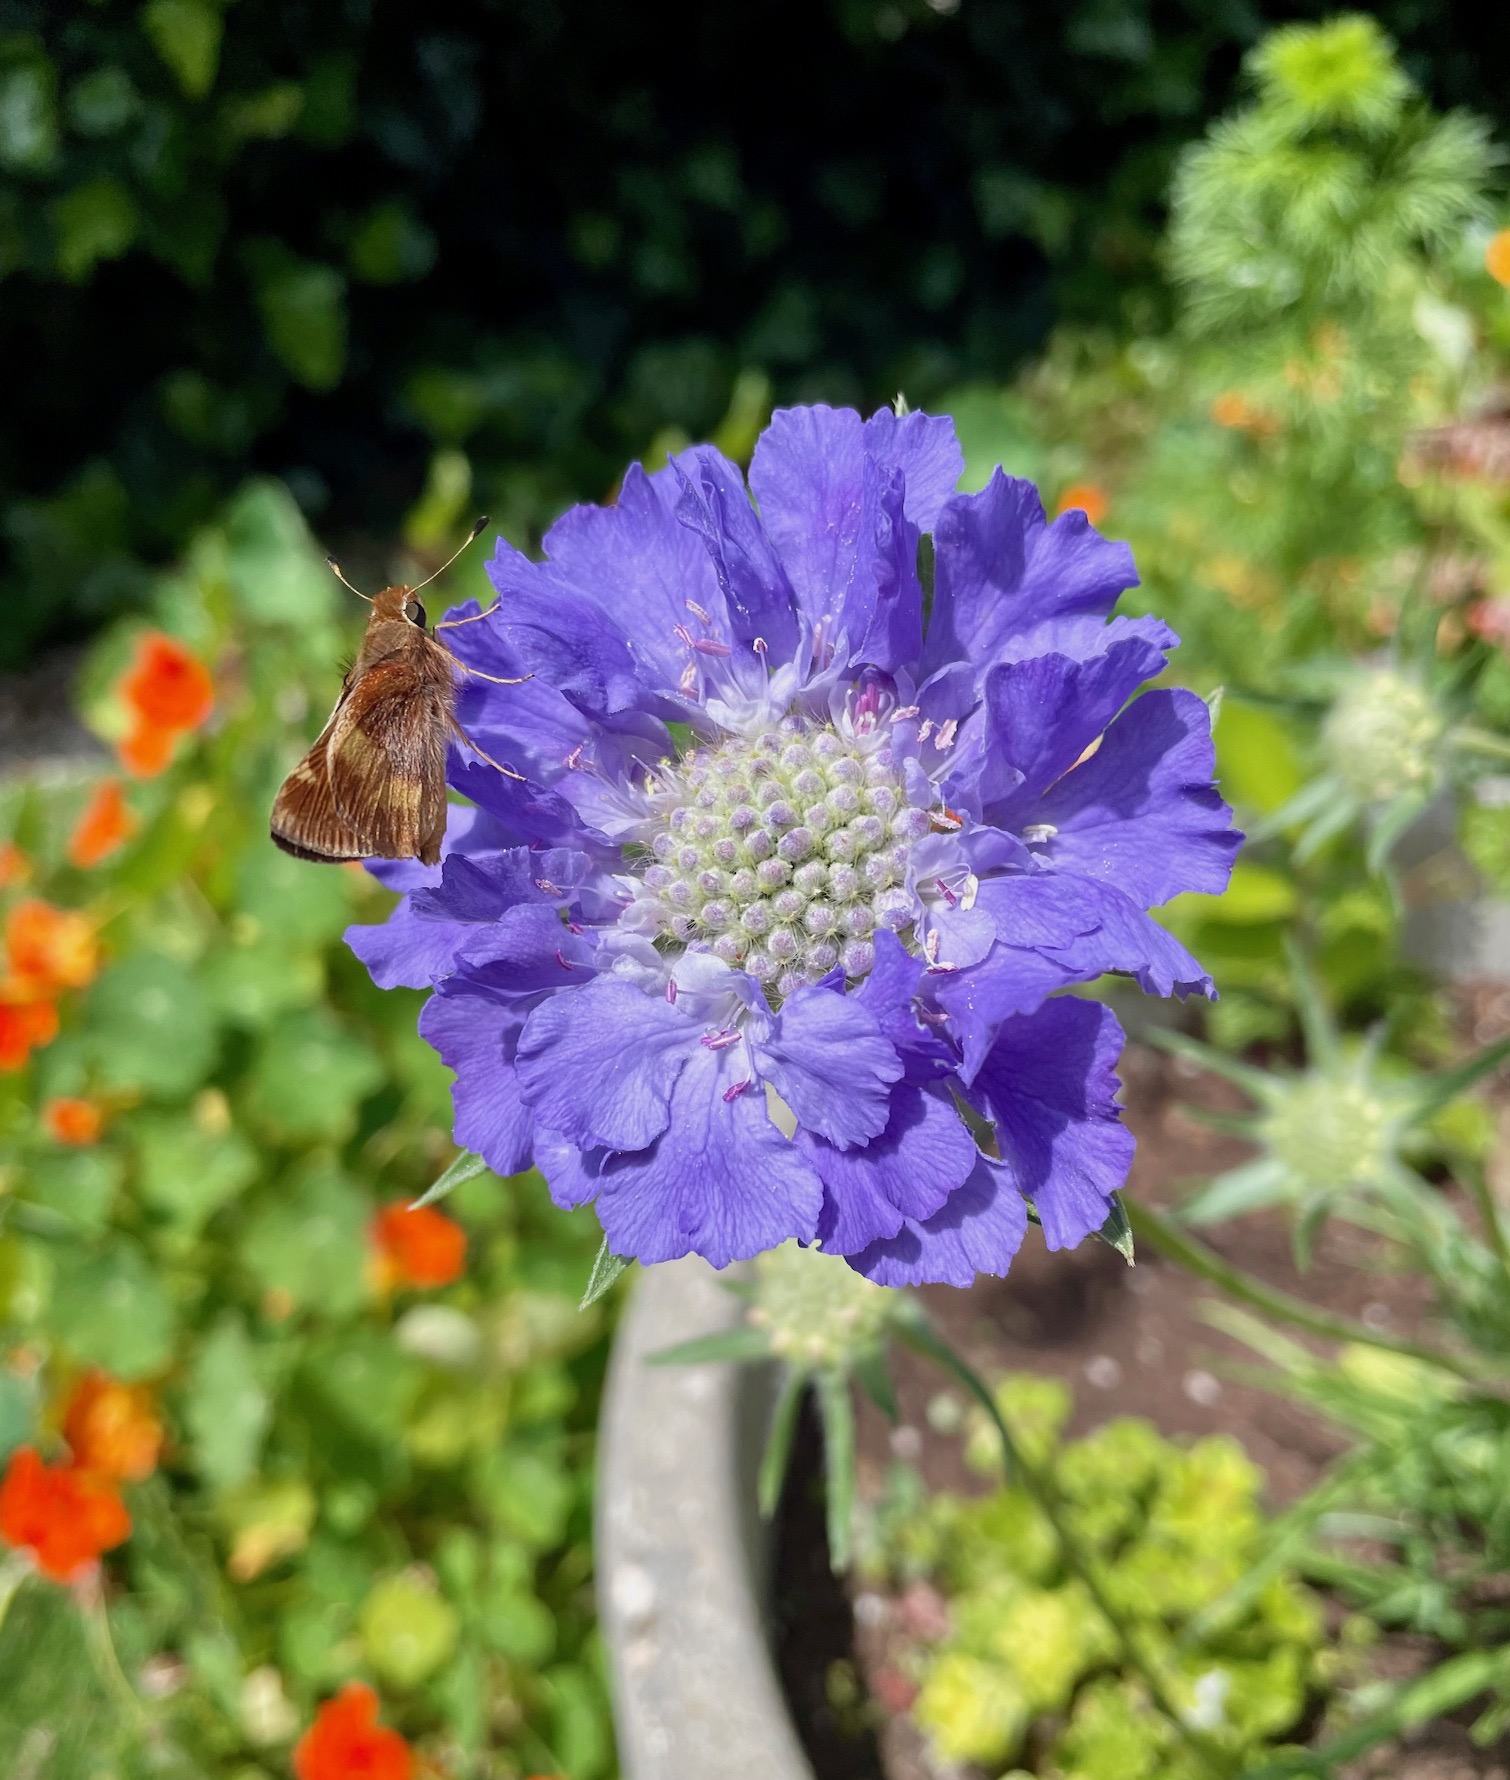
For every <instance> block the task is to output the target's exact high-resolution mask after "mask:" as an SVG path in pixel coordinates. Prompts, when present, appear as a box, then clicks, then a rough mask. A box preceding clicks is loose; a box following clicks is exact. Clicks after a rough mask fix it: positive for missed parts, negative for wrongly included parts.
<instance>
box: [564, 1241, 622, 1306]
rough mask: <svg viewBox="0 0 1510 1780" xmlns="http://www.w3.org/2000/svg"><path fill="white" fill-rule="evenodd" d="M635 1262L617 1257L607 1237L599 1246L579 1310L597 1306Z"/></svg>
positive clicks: (620, 1256)
mask: <svg viewBox="0 0 1510 1780" xmlns="http://www.w3.org/2000/svg"><path fill="white" fill-rule="evenodd" d="M633 1265H634V1262H633V1261H626V1260H625V1259H624V1257H623V1256H622V1255H616V1254H614V1253H613V1251H612V1250H611V1249H610V1248H609V1246H608V1238H607V1237H606V1236H605V1237H604V1238H603V1240H602V1242H600V1243H599V1244H598V1252H597V1254H596V1255H595V1256H594V1258H593V1264H592V1272H591V1273H589V1274H588V1276H587V1290H586V1291H585V1292H584V1293H583V1294H582V1302H581V1303H580V1304H579V1305H578V1306H577V1308H578V1310H586V1309H587V1308H588V1306H589V1305H593V1304H596V1303H597V1301H598V1300H599V1298H601V1297H602V1296H603V1294H604V1293H605V1292H607V1291H608V1290H609V1289H610V1288H611V1287H612V1286H613V1285H614V1284H615V1283H616V1281H617V1280H618V1279H619V1277H620V1275H621V1274H622V1273H623V1272H624V1271H625V1269H626V1268H629V1267H633Z"/></svg>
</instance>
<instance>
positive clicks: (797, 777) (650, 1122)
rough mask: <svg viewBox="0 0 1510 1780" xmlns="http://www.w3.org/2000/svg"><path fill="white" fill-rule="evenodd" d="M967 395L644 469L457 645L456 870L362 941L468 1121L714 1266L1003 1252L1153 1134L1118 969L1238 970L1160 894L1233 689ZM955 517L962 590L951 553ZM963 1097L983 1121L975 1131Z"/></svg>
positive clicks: (784, 419)
mask: <svg viewBox="0 0 1510 1780" xmlns="http://www.w3.org/2000/svg"><path fill="white" fill-rule="evenodd" d="M961 468H962V460H961V456H960V450H959V446H958V444H957V443H956V441H955V437H954V430H953V427H952V425H951V423H950V422H949V421H948V420H947V419H939V418H933V417H930V416H928V415H924V414H906V415H902V416H898V415H895V414H893V413H891V412H890V411H888V410H882V411H881V412H880V413H878V414H875V415H873V416H872V417H871V418H870V419H869V420H864V421H862V420H861V418H860V416H859V415H858V414H856V413H854V412H852V411H850V410H843V409H840V410H835V409H831V408H824V407H816V408H794V409H787V410H784V411H781V412H778V413H777V414H776V415H775V416H774V418H773V419H772V422H771V425H770V427H769V428H768V429H767V431H766V432H765V434H764V435H763V437H762V438H761V440H760V442H759V444H758V445H757V446H756V449H755V455H754V459H753V461H752V463H751V466H750V476H749V486H748V488H747V487H746V485H745V480H744V478H743V477H742V475H741V474H740V472H739V470H738V469H737V468H736V467H735V465H733V464H732V463H730V462H729V461H728V460H727V459H725V458H724V457H722V456H720V455H719V453H718V452H717V451H714V450H713V449H711V448H710V447H707V446H700V447H697V448H695V449H693V450H690V451H686V452H683V453H682V454H681V455H680V456H679V457H677V458H675V459H674V460H673V461H672V462H671V463H670V464H669V465H668V466H667V468H665V469H664V470H660V471H657V472H656V473H655V474H653V475H647V474H646V473H645V472H644V471H643V470H641V469H640V468H638V467H635V468H633V469H631V470H630V471H629V473H628V475H627V476H626V477H625V479H624V484H623V487H622V489H621V490H620V492H619V497H618V500H617V502H616V503H615V504H614V505H612V506H609V507H577V508H574V509H573V510H572V511H571V512H569V513H567V514H566V515H565V516H564V517H563V518H562V519H560V520H559V521H558V522H557V523H556V524H555V525H554V526H553V527H552V528H551V530H550V532H549V533H548V534H547V536H546V538H545V546H544V547H545V560H544V561H542V562H533V561H531V560H530V559H528V558H527V557H525V556H523V555H521V554H520V553H519V552H518V551H517V550H515V549H513V548H512V547H511V546H510V545H509V544H507V543H505V542H503V541H500V542H499V545H498V549H497V554H496V555H495V557H494V559H493V561H492V563H491V564H490V565H489V573H490V575H491V578H492V580H493V583H494V585H495V587H496V588H497V591H498V601H497V604H496V606H495V607H494V608H493V609H492V610H491V611H489V612H488V613H487V614H486V615H481V616H479V613H478V608H477V607H476V606H475V605H469V606H467V607H464V608H460V609H459V610H457V611H456V612H453V613H452V614H451V617H452V619H472V618H476V620H477V621H476V622H473V623H464V624H461V625H460V626H459V627H458V628H456V629H453V630H450V631H448V632H446V636H447V639H448V641H449V642H450V643H451V645H452V647H453V648H454V649H455V650H456V652H457V654H458V655H459V656H461V657H462V659H463V660H464V661H466V662H468V663H470V664H471V665H473V666H475V667H476V668H478V669H480V670H481V671H483V672H485V673H488V674H491V675H495V676H498V677H503V678H506V677H512V676H517V675H521V674H527V675H529V676H531V677H530V678H529V679H528V680H526V681H525V682H524V683H523V684H522V685H516V686H499V685H494V684H491V683H486V682H482V681H479V680H476V679H470V680H468V681H467V683H466V688H465V690H464V692H463V694H462V708H461V717H462V721H463V723H464V724H465V726H466V728H467V730H468V732H469V733H470V734H471V735H472V736H474V737H475V738H476V740H477V742H478V743H479V745H480V746H481V747H482V748H483V749H484V750H486V752H487V753H488V754H490V755H492V756H493V757H494V758H495V759H500V760H507V761H511V762H512V763H513V764H514V765H515V766H516V767H517V768H518V769H519V770H520V771H521V772H522V773H523V774H524V775H525V778H524V780H523V781H518V780H515V779H511V778H508V777H506V776H505V775H503V774H501V773H499V772H498V771H496V770H495V769H494V768H492V767H491V766H487V765H483V764H479V763H478V762H476V761H475V760H469V759H466V758H464V757H463V756H462V755H461V754H459V753H458V754H455V755H454V756H453V759H452V763H451V783H452V785H453V786H454V787H455V789H456V790H457V791H459V792H461V793H462V794H463V795H464V796H465V797H466V798H467V799H469V800H470V802H469V804H468V805H458V806H457V807H456V808H455V809H454V810H453V812H452V818H451V824H450V830H449V833H448V837H447V843H446V851H445V856H444V859H443V862H442V864H441V866H440V867H439V868H438V869H434V870H431V869H427V868H424V867H421V866H418V865H402V866H397V867H394V866H387V867H383V868H380V870H381V875H383V876H384V877H385V879H386V880H387V881H388V882H390V883H391V884H393V885H394V887H395V888H398V889H400V890H402V891H403V892H404V895H403V898H402V900H401V902H400V903H399V905H398V907H397V908H396V909H395V911H394V913H393V915H392V917H391V918H390V920H389V921H388V922H387V923H386V925H384V926H380V927H358V928H354V929H352V931H351V932H350V934H349V935H348V939H349V941H350V943H351V945H352V946H353V948H354V949H355V950H356V952H357V953H358V955H359V956H360V957H361V958H362V959H363V960H364V961H365V963H366V964H367V965H368V967H369V968H370V969H371V971H372V974H373V976H374V977H375V978H376V980H377V981H378V982H379V983H380V984H383V985H384V986H391V985H395V984H399V983H407V984H411V985H415V986H419V987H428V988H431V989H433V994H432V995H431V998H430V1000H429V1002H428V1004H427V1005H426V1007H425V1010H424V1013H423V1015H422V1019H421V1028H422V1030H423V1032H424V1034H425V1036H426V1038H427V1039H429V1041H430V1042H431V1044H433V1045H434V1046H435V1047H436V1049H437V1050H438V1051H439V1052H440V1054H441V1056H442V1057H443V1058H444V1060H445V1062H446V1063H447V1064H448V1065H449V1066H450V1068H451V1069H453V1070H454V1071H455V1073H456V1085H455V1102H456V1139H457V1142H458V1143H460V1144H463V1145H465V1146H467V1147H468V1148H470V1149H473V1150H476V1151H478V1152H479V1153H480V1154H481V1155H482V1156H484V1157H485V1158H486V1160H487V1161H488V1163H489V1164H490V1165H491V1166H492V1167H493V1168H494V1169H496V1170H497V1171H498V1172H499V1173H500V1174H511V1173H515V1172H517V1171H518V1170H520V1169H522V1168H524V1167H527V1166H528V1165H529V1164H530V1163H531V1161H533V1162H534V1163H535V1164H536V1165H538V1166H539V1168H540V1169H541V1170H542V1171H543V1173H544V1175H545V1177H546V1179H547V1181H548V1182H549V1183H550V1189H551V1193H552V1195H553V1196H554V1198H555V1199H556V1201H557V1203H558V1204H560V1205H563V1206H576V1205H581V1204H583V1203H584V1202H586V1201H589V1200H590V1201H592V1202H593V1203H594V1204H595V1205H596V1208H597V1213H598V1217H599V1219H600V1220H601V1222H602V1225H603V1230H604V1233H605V1235H606V1236H607V1239H608V1242H609V1245H610V1247H611V1248H612V1250H613V1252H614V1253H615V1254H618V1255H623V1256H626V1257H627V1256H633V1257H637V1258H638V1259H640V1260H642V1261H664V1260H670V1259H672V1258H673V1257H675V1256H679V1255H684V1254H687V1253H689V1252H694V1253H697V1254H701V1255H704V1256H706V1257H707V1258H708V1260H710V1261H711V1262H712V1263H713V1264H714V1265H715V1266H719V1267H722V1266H724V1265H726V1264H727V1263H728V1262H730V1261H733V1260H737V1259H740V1258H742V1257H745V1256H749V1255H753V1254H756V1253H758V1252H760V1251H761V1250H763V1249H768V1248H772V1247H774V1246H775V1245H776V1244H778V1243H781V1242H783V1241H786V1240H787V1239H788V1238H790V1237H796V1238H797V1239H798V1240H800V1241H802V1242H805V1243H810V1242H821V1243H822V1245H823V1247H824V1248H825V1249H826V1250H829V1251H831V1252H835V1253H838V1254H842V1255H845V1256H847V1257H848V1259H849V1261H850V1263H851V1264H852V1265H853V1266H854V1267H856V1268H857V1269H858V1270H859V1271H860V1272H862V1273H865V1274H868V1275H869V1276H870V1277H871V1278H872V1279H875V1280H879V1281H882V1282H885V1283H889V1284H899V1285H900V1284H916V1283H920V1282H922V1281H928V1280H941V1281H948V1282H951V1283H953V1284H957V1285H967V1284H968V1283H969V1282H970V1280H971V1279H972V1278H973V1277H974V1276H975V1275H976V1274H977V1273H997V1274H999V1273H1004V1272H1005V1271H1006V1269H1007V1266H1008V1263H1009V1262H1010V1260H1011V1258H1012V1255H1013V1254H1014V1252H1015V1251H1016V1249H1017V1246H1018V1244H1019V1242H1020V1241H1021V1239H1022V1234H1023V1230H1024V1227H1025V1221H1026V1205H1027V1203H1028V1202H1031V1203H1032V1205H1033V1206H1034V1208H1035V1209H1036V1212H1037V1215H1038V1217H1039V1219H1040V1221H1041V1222H1042V1225H1043V1230H1044V1235H1045V1237H1046V1239H1047V1241H1048V1243H1049V1245H1050V1247H1053V1248H1063V1247H1067V1246H1069V1245H1072V1244H1074V1243H1076V1242H1078V1241H1080V1240H1081V1238H1082V1237H1084V1236H1086V1235H1087V1234H1088V1233H1090V1232H1091V1231H1094V1230H1096V1229H1098V1228H1099V1227H1100V1226H1101V1224H1102V1223H1103V1222H1104V1221H1105V1219H1106V1217H1107V1215H1108V1211H1109V1201H1110V1196H1111V1194H1112V1193H1113V1192H1114V1191H1115V1190H1116V1188H1117V1187H1118V1186H1120V1185H1121V1183H1122V1181H1123V1179H1124V1177H1125V1176H1126V1173H1127V1168H1128V1164H1129V1162H1130V1160H1131V1153H1132V1138H1131V1136H1130V1135H1129V1133H1128V1132H1127V1130H1126V1129H1125V1127H1124V1126H1123V1125H1122V1123H1121V1118H1120V1113H1119V1109H1118V1107H1117V1105H1116V1102H1115V1095H1116V1091H1117V1087H1118V1082H1117V1077H1116V1074H1115V1064H1116V1060H1117V1057H1118V1055H1119V1053H1120V1051H1121V1047H1122V1032H1121V1029H1120V1027H1119V1026H1118V1024H1117V1021H1116V1019H1115V1018H1114V1017H1113V1015H1112V1013H1111V1012H1110V1010H1109V1009H1107V1008H1106V1007H1104V1006H1102V1005H1101V1004H1100V1003H1099V1002H1095V1001H1090V1000H1085V999H1081V998H1078V997H1069V996H1062V995H1058V994H1057V993H1056V992H1057V991H1060V990H1063V989H1065V988H1066V987H1068V986H1069V985H1071V984H1074V983H1083V982H1086V981H1088V980H1090V979H1092V978H1094V977H1098V976H1100V975H1102V974H1103V973H1105V972H1108V971H1113V972H1121V973H1125V974H1127V975H1129V976H1132V977H1134V978H1136V980H1137V981H1138V982H1139V983H1140V984H1142V986H1143V987H1144V988H1145V989H1147V990H1149V991H1151V992H1152V993H1154V994H1159V995H1169V994H1172V993H1173V994H1181V995H1183V994H1188V993H1190V992H1191V991H1201V992H1205V993H1210V987H1211V986H1210V981H1209V979H1208V978H1207V977H1206V976H1205V974H1204V973H1203V972H1202V970H1201V967H1200V966H1199V965H1198V964H1197V963H1196V961H1195V960H1194V959H1193V958H1192V957H1191V956H1190V955H1189V954H1188V953H1187V952H1186V951H1185V950H1184V949H1183V948H1182V947H1181V946H1179V945H1178V944H1176V942H1175V941H1174V940H1173V939H1172V938H1171V937H1170V936H1169V935H1168V934H1167V933H1166V932H1165V931H1164V930H1163V929H1162V928H1161V927H1160V926H1159V925H1158V924H1157V923H1156V922H1155V921H1154V920H1153V919H1152V918H1151V917H1150V915H1149V914H1148V912H1147V911H1148V910H1149V909H1151V908H1153V907H1155V906H1157V905H1158V904H1159V903H1162V902H1164V901H1166V900H1167V899H1168V898H1169V897H1171V896H1174V895H1175V894H1177V893H1178V892H1180V891H1184V890H1204V891H1217V890H1220V889H1222V888H1223V886H1224V885H1225V884H1226V881H1227V877H1228V873H1229V871H1230V869H1231V865H1232V859H1233V855H1234V853H1235V852H1236V849H1237V845H1238V841H1239V839H1240V837H1239V836H1238V835H1237V833H1236V832H1235V831H1234V829H1233V828H1232V826H1231V820H1230V811H1229V810H1228V809H1227V807H1226V806H1225V805H1224V804H1223V803H1222V801H1221V800H1220V798H1219V797H1218V796H1217V793H1216V790H1215V787H1214V786H1213V784H1212V745H1211V734H1210V723H1209V720H1208V714H1207V710H1206V707H1205V705H1204V703H1203V702H1202V701H1201V700H1200V699H1199V698H1197V697H1195V696H1194V695H1193V694H1191V693H1188V692H1182V691H1176V690H1155V691H1147V692H1142V693H1141V694H1140V693H1139V688H1140V687H1141V686H1142V685H1143V683H1144V682H1145V681H1147V680H1149V679H1150V678H1152V677H1153V676H1154V675H1156V674H1158V673H1159V671H1160V670H1161V669H1162V668H1163V666H1164V661H1165V655H1166V652H1167V651H1168V650H1169V649H1170V648H1171V646H1172V645H1173V644H1174V642H1175V640H1176V639H1175V638H1174V636H1173V635H1172V634H1171V633H1170V632H1169V631H1168V630H1167V629H1166V628H1165V626H1164V625H1162V624H1161V623H1159V622H1158V621H1157V620H1156V619H1152V618H1112V617H1110V616H1109V614H1110V613H1111V610H1112V607H1113V606H1114V604H1115V603H1116V600H1117V597H1118V595H1119V594H1120V593H1121V592H1122V591H1123V590H1124V589H1125V588H1128V587H1131V586H1133V585H1134V584H1135V582H1136V579H1137V577H1136V574H1135V572H1134V570H1133V565H1132V558H1131V555H1130V553H1129V551H1128V550H1127V548H1126V546H1125V545H1122V544H1115V543H1111V542H1109V541H1108V540H1106V539H1105V538H1103V537H1101V536H1100V535H1099V534H1098V533H1097V532H1096V531H1095V530H1093V529H1092V527H1091V526H1090V525H1089V524H1088V522H1087V521H1086V519H1085V516H1084V515H1083V514H1080V513H1067V514H1065V515H1064V516H1063V517H1062V518H1060V519H1058V520H1056V521H1055V522H1054V523H1053V524H1049V523H1048V522H1047V521H1046V519H1045V517H1044V512H1043V508H1042V506H1041V505H1040V503H1039V500H1038V496H1037V493H1036V492H1035V490H1034V489H1033V487H1032V485H1031V484H1030V483H1027V482H1021V481H1017V480H1014V479H1013V478H1012V477H1009V476H1007V475H1004V474H1003V473H1002V472H1001V471H1000V470H998V471H997V472H996V474H995V475H994V476H993V477H992V479H991V481H990V483H989V484H988V486H987V487H986V488H985V489H983V490H982V491H981V492H980V493H979V494H973V495H957V494H955V493H954V492H953V490H954V487H955V484H956V482H957V481H958V479H959V475H960V470H961ZM924 533H931V534H932V538H933V561H934V584H933V590H932V599H931V602H930V601H929V600H928V599H927V597H926V596H925V592H924V587H923V584H922V581H921V579H920V575H919V560H920V558H919V545H920V541H921V538H922V536H923V534H924ZM961 1104H968V1106H969V1107H971V1108H973V1110H974V1114H975V1115H977V1116H976V1119H975V1123H976V1125H977V1128H979V1126H980V1121H981V1120H984V1121H986V1122H988V1123H989V1124H990V1126H992V1127H993V1128H994V1131H995V1143H994V1145H992V1146H990V1147H991V1148H992V1149H993V1150H994V1152H995V1153H993V1154H988V1153H986V1150H984V1149H983V1148H981V1147H980V1146H978V1145H977V1143H976V1141H975V1139H974V1138H973V1137H972V1135H971V1133H970V1130H969V1129H968V1128H967V1126H966V1124H965V1123H964V1122H963V1121H962V1119H961V1117H960V1111H959V1108H960V1106H961Z"/></svg>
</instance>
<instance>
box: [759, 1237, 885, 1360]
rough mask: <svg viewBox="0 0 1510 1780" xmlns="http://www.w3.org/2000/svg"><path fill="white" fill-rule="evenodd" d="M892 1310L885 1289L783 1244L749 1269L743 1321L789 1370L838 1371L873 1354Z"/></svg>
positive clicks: (833, 1258) (814, 1252) (841, 1264)
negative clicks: (749, 1296)
mask: <svg viewBox="0 0 1510 1780" xmlns="http://www.w3.org/2000/svg"><path fill="white" fill-rule="evenodd" d="M895 1309H896V1301H895V1299H894V1298H893V1295H892V1294H891V1293H890V1292H889V1291H888V1290H887V1289H886V1287H885V1286H878V1285H875V1284H873V1283H872V1282H871V1281H870V1280H868V1279H866V1278H865V1277H864V1276H863V1275H862V1274H859V1273H856V1272H855V1271H854V1269H853V1268H852V1267H850V1265H849V1264H848V1263H847V1262H846V1261H844V1260H843V1259H842V1258H841V1257H840V1256H838V1255H826V1254H824V1253H823V1252H822V1251H821V1250H820V1249H816V1248H801V1247H799V1245H798V1244H797V1243H795V1242H787V1243H783V1244H782V1246H781V1247H780V1248H777V1249H770V1250H768V1251H767V1252H766V1253H765V1254H763V1255H761V1256H760V1257H759V1259H758V1260H757V1261H756V1263H755V1295H754V1300H753V1302H752V1304H751V1307H750V1313H749V1320H750V1322H751V1323H753V1324H754V1326H755V1327H756V1328H757V1329H763V1330H764V1331H765V1334H766V1339H767V1340H768V1341H769V1342H770V1344H771V1352H772V1353H773V1354H775V1355H776V1356H777V1358H778V1359H783V1360H785V1361H787V1363H788V1364H789V1365H793V1366H811V1367H826V1366H844V1365H846V1364H849V1363H852V1362H854V1361H855V1360H857V1359H860V1358H861V1357H863V1356H864V1355H865V1354H868V1353H872V1352H874V1350H875V1349H876V1348H877V1347H878V1346H879V1345H880V1342H881V1340H882V1337H883V1334H884V1332H885V1328H886V1323H887V1319H888V1318H889V1317H890V1316H891V1315H892V1314H893V1313H894V1311H895Z"/></svg>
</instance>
